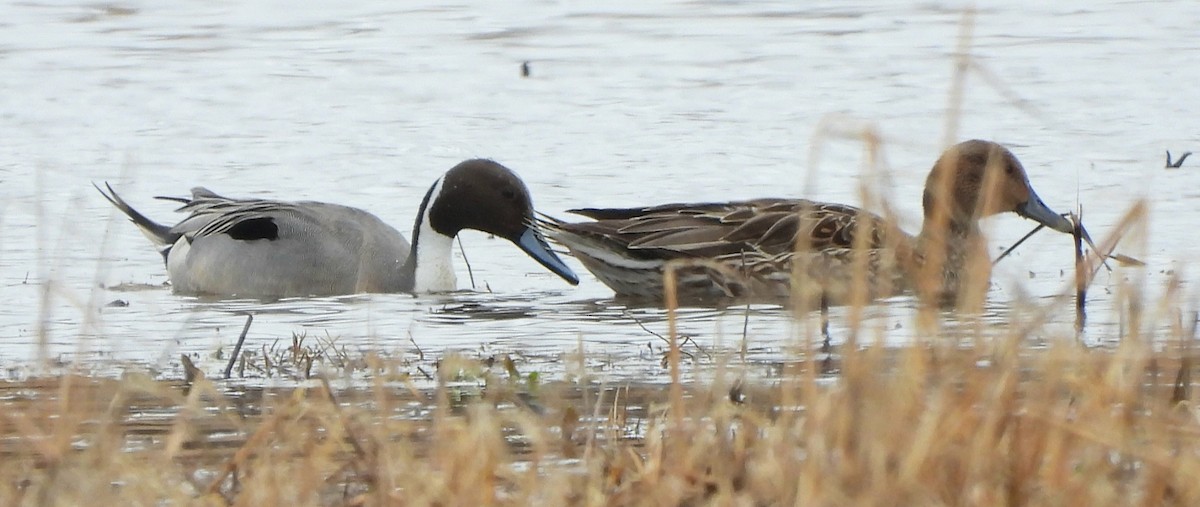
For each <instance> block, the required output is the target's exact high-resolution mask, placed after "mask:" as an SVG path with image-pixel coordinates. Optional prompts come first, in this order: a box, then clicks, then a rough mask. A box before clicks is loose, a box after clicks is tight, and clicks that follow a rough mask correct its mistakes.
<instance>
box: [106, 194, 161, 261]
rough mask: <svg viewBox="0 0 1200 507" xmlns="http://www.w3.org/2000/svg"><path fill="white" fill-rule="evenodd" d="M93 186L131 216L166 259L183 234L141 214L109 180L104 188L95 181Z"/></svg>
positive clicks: (132, 220)
mask: <svg viewBox="0 0 1200 507" xmlns="http://www.w3.org/2000/svg"><path fill="white" fill-rule="evenodd" d="M92 186H93V187H96V190H97V191H99V192H100V195H102V196H104V198H105V199H108V202H110V203H112V205H113V206H116V207H117V209H119V210H121V213H124V214H125V216H127V217H129V220H130V221H131V222H133V224H134V225H136V226H137V227H138V230H140V231H142V234H143V235H144V236H146V237H147V238H149V239H150V241H151V242H153V243H154V244H155V245H156V246H158V247H159V252H161V253H162V254H163V258H164V259H166V257H167V253H169V252H170V250H171V246H172V245H174V244H175V241H177V240H178V239H179V237H180V236H181V235H180V234H179V233H175V232H171V228H170V227H167V226H165V225H162V224H160V223H158V222H155V221H153V220H151V219H150V218H149V217H147V216H146V215H143V214H141V212H139V211H138V210H136V209H133V206H130V205H129V203H127V202H125V200H124V199H121V196H119V195H117V191H116V190H113V188H112V185H109V184H108V182H105V183H104V188H100V186H99V185H96V184H95V183H92ZM105 189H108V192H105V191H104V190H105Z"/></svg>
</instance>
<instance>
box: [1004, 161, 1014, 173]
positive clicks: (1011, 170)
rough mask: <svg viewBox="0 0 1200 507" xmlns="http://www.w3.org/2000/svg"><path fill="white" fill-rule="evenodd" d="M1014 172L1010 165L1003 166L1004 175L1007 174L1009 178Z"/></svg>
mask: <svg viewBox="0 0 1200 507" xmlns="http://www.w3.org/2000/svg"><path fill="white" fill-rule="evenodd" d="M1015 170H1016V168H1015V167H1013V166H1012V164H1009V165H1006V166H1004V174H1007V175H1009V176H1012V174H1013V171H1015Z"/></svg>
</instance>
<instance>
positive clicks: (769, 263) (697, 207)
mask: <svg viewBox="0 0 1200 507" xmlns="http://www.w3.org/2000/svg"><path fill="white" fill-rule="evenodd" d="M985 189H986V190H987V191H985ZM923 205H924V210H925V219H924V224H923V226H922V229H921V232H920V234H918V235H917V236H916V237H913V236H910V235H908V234H906V233H904V232H903V231H902V230H900V229H899V228H898V227H896V226H895V225H894V224H893V223H891V222H889V221H887V220H885V219H884V218H882V217H880V216H878V215H875V214H872V213H869V212H865V211H863V210H861V209H858V208H855V207H852V206H846V205H842V204H832V203H823V202H815V201H809V200H803V199H756V200H751V201H740V202H727V203H695V204H666V205H661V206H652V207H644V208H620V209H617V208H610V209H599V208H587V209H577V210H571V212H572V213H576V214H579V215H583V216H586V217H589V218H592V219H594V221H591V222H581V223H567V222H563V221H559V220H555V219H550V218H547V219H544V220H543V221H542V222H543V224H544V225H545V226H546V227H547V231H548V235H549V236H550V238H551V239H552V240H554V241H556V242H558V243H560V244H562V245H564V246H566V247H567V249H569V250H570V252H571V254H572V255H573V256H575V257H576V258H577V259H579V260H580V261H581V262H582V263H583V265H584V266H586V267H587V269H588V270H590V271H591V272H592V273H593V274H595V275H596V277H597V278H599V279H600V281H602V282H604V283H605V284H606V285H608V286H609V287H611V288H612V289H613V290H614V291H615V292H616V293H617V295H618V296H626V297H634V298H655V299H657V298H661V297H662V296H663V267H664V265H665V264H666V263H667V262H668V261H676V260H679V261H682V262H677V264H678V265H679V266H678V269H677V271H676V274H677V289H678V290H679V294H680V296H681V297H683V298H687V299H693V300H710V299H714V298H716V299H724V298H729V297H738V298H745V297H749V298H752V299H760V298H765V299H777V298H783V297H788V296H794V295H796V294H798V292H796V291H805V292H806V296H809V297H812V298H817V297H820V298H826V299H825V300H826V301H828V302H830V303H833V304H839V303H845V302H848V301H850V300H851V299H850V298H851V297H852V296H853V295H854V294H855V292H854V291H856V290H859V291H863V292H860V293H861V294H864V295H865V297H867V298H878V297H886V296H890V295H894V294H897V293H899V292H901V291H903V290H905V289H909V288H917V289H918V292H921V293H922V294H931V295H932V296H933V297H935V298H937V300H938V301H940V302H943V303H950V302H954V301H955V300H956V299H957V298H959V296H960V291H962V289H963V288H965V287H967V286H968V285H970V282H976V283H974V285H971V286H972V287H980V288H981V290H982V291H983V292H986V289H987V280H988V277H989V276H990V262H989V261H988V257H987V248H986V242H985V239H984V237H983V234H982V232H981V231H980V229H979V225H978V221H979V219H980V218H982V217H986V216H989V215H994V214H997V213H1002V212H1009V211H1011V212H1015V213H1017V214H1019V215H1021V216H1023V217H1026V218H1030V219H1033V220H1036V221H1037V222H1039V223H1042V224H1044V225H1046V226H1048V227H1050V228H1052V229H1054V230H1057V231H1061V232H1070V231H1071V230H1072V224H1071V222H1070V221H1069V220H1067V219H1065V218H1063V217H1062V216H1060V215H1058V214H1056V213H1054V212H1053V211H1051V210H1050V209H1049V208H1047V207H1046V205H1045V204H1044V203H1042V200H1041V199H1040V198H1039V197H1038V196H1037V194H1036V193H1035V192H1034V191H1033V188H1032V187H1031V186H1030V185H1029V179H1028V176H1026V174H1025V169H1024V167H1022V166H1021V163H1020V161H1018V160H1017V157H1016V156H1014V155H1013V154H1012V152H1010V151H1009V150H1008V149H1006V148H1004V147H1003V146H1001V145H999V144H996V143H993V142H989V141H979V140H973V141H966V142H963V143H959V144H957V145H955V146H953V147H951V148H950V149H948V150H946V152H945V153H943V154H942V156H941V157H940V158H939V159H938V161H937V163H935V164H934V166H933V169H932V171H931V172H930V174H929V177H928V178H927V180H926V183H925V193H924V199H923ZM858 252H862V253H863V254H864V255H861V256H860V255H856V254H857V253H858ZM939 253H940V255H939ZM697 260H698V261H699V262H694V261H697ZM979 260H982V262H978V261H979ZM856 263H861V264H856ZM797 277H803V278H804V279H805V283H803V284H800V283H793V282H795V281H797V280H799V278H797ZM856 277H857V278H856ZM971 277H974V280H968V278H971ZM923 280H924V281H928V283H922V281H923ZM864 289H865V291H864ZM920 289H926V290H924V291H922V290H920ZM982 294H983V293H982V292H980V293H979V294H978V295H979V296H982ZM812 300H815V299H810V301H812Z"/></svg>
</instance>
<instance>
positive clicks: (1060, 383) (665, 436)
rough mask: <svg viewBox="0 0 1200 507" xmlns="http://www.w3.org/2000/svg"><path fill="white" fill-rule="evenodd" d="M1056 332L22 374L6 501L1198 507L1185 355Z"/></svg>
mask: <svg viewBox="0 0 1200 507" xmlns="http://www.w3.org/2000/svg"><path fill="white" fill-rule="evenodd" d="M1180 333H1181V334H1182V333H1184V331H1183V330H1182V329H1181V330H1180ZM1063 343H1064V344H1062V345H1054V346H1051V347H1049V348H1047V349H1031V348H1030V347H1029V346H1028V342H1027V341H1026V340H1024V339H1022V338H1021V337H1020V336H1019V335H1018V334H1011V335H1008V336H1005V337H995V338H982V337H980V338H979V339H977V340H975V342H974V344H973V345H972V346H969V347H962V346H959V345H954V346H940V345H912V346H908V347H903V348H900V349H895V348H890V349H889V348H880V347H860V348H855V349H851V350H844V351H843V352H842V354H841V355H840V356H839V357H840V359H839V363H838V365H837V367H838V370H839V372H838V374H837V375H836V376H834V377H827V376H823V375H820V374H819V373H818V372H817V369H818V368H822V367H824V366H823V365H819V364H816V363H815V362H814V363H808V362H805V361H803V360H801V361H797V362H795V363H794V364H793V365H792V366H791V367H789V371H788V372H787V374H785V375H784V376H783V377H781V378H779V379H777V380H774V381H770V382H747V383H741V382H736V383H733V384H732V385H731V384H730V383H727V382H726V381H725V379H723V378H722V377H723V376H722V375H718V376H717V378H715V379H714V380H713V381H711V382H709V383H706V384H703V385H701V384H683V383H679V382H674V383H672V387H673V389H662V387H663V386H658V385H627V386H621V387H620V388H602V387H599V386H595V385H578V384H572V383H549V384H542V385H537V384H532V383H529V382H527V381H526V380H523V379H521V378H520V377H516V376H510V377H507V378H505V376H504V375H500V376H497V377H496V378H490V379H488V380H487V381H486V382H485V383H484V384H483V385H482V387H470V388H456V387H454V386H450V385H445V384H443V385H442V386H441V387H438V388H437V389H428V390H418V389H413V388H411V386H408V385H407V384H405V383H404V382H403V381H396V380H395V379H394V378H393V377H389V376H386V375H379V376H377V377H375V380H374V381H372V382H368V383H367V384H368V385H365V386H358V387H356V388H353V389H342V390H338V389H334V388H331V387H330V384H329V383H328V382H324V381H319V382H313V383H312V384H311V385H307V386H302V387H295V388H279V389H261V388H256V389H250V388H245V387H241V388H239V387H237V386H229V385H221V384H218V383H214V382H212V381H209V380H206V379H203V378H199V379H196V380H195V381H194V382H193V383H192V384H191V385H190V386H188V385H185V384H183V383H180V382H164V381H156V380H151V379H149V378H145V377H142V376H138V375H127V376H126V377H125V378H122V379H102V378H87V377H75V376H66V377H62V378H55V379H46V380H31V381H23V382H14V383H8V384H5V385H3V386H0V453H3V455H4V459H3V460H2V461H0V503H2V504H3V505H152V504H153V505H163V504H164V502H165V504H169V505H176V504H178V505H531V504H537V505H778V504H796V503H800V502H803V503H806V504H810V505H850V504H854V505H1030V504H1032V505H1130V504H1143V505H1163V504H1166V505H1195V504H1198V503H1200V483H1197V482H1196V481H1195V479H1194V478H1195V477H1196V476H1197V474H1200V438H1198V437H1200V424H1198V420H1197V413H1196V411H1195V409H1194V407H1193V396H1192V394H1191V382H1190V378H1191V370H1192V369H1193V367H1192V365H1193V364H1195V360H1194V358H1193V356H1192V355H1191V354H1190V352H1188V351H1186V350H1183V349H1181V348H1179V347H1165V349H1166V350H1163V349H1164V347H1163V346H1162V342H1161V341H1160V342H1159V343H1157V344H1155V343H1154V342H1150V341H1141V340H1138V339H1136V338H1134V337H1131V339H1129V340H1127V341H1126V342H1124V343H1123V344H1122V345H1121V346H1119V347H1117V348H1115V349H1089V348H1085V347H1082V346H1079V345H1075V344H1073V342H1071V341H1069V340H1067V341H1064V342H1063ZM1181 343H1182V342H1181ZM368 360H370V359H368ZM675 364H676V365H678V363H677V362H676V363H675ZM377 366H378V365H377ZM509 367H511V366H509ZM675 367H678V366H675ZM443 368H444V369H445V368H449V366H447V362H446V361H443ZM386 369H387V368H382V369H381V371H382V370H386ZM454 371H459V369H458V367H454ZM446 376H449V375H446Z"/></svg>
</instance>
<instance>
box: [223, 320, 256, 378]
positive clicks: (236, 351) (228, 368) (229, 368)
mask: <svg viewBox="0 0 1200 507" xmlns="http://www.w3.org/2000/svg"><path fill="white" fill-rule="evenodd" d="M251 322H254V314H252V313H247V314H246V325H245V326H242V334H241V336H238V341H237V345H234V346H233V354H230V356H229V364H226V365H225V378H226V379H229V375H230V374H231V373H233V364H234V362H235V361H237V358H238V355H240V354H241V353H242V343H245V341H246V333H249V332H250V323H251Z"/></svg>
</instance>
